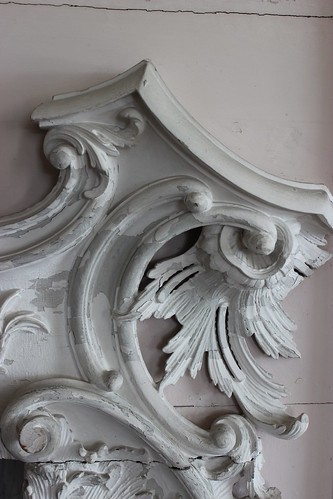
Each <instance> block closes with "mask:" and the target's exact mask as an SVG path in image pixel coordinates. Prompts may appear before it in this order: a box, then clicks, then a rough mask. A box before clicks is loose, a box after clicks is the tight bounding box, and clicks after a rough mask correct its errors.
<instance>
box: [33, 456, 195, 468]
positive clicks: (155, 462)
mask: <svg viewBox="0 0 333 499" xmlns="http://www.w3.org/2000/svg"><path fill="white" fill-rule="evenodd" d="M196 459H201V456H198V457H195V458H190V461H191V462H192V461H195V460H196ZM101 463H105V464H110V463H134V464H142V465H145V466H147V465H151V464H161V465H163V466H166V467H167V468H168V469H169V470H173V471H188V470H190V469H191V468H192V467H191V466H184V467H181V466H179V467H178V466H171V465H169V464H167V463H165V462H163V461H158V460H154V459H153V460H151V461H149V462H148V463H147V462H145V461H137V460H134V459H109V460H105V459H103V460H101V461H98V460H97V461H94V462H93V463H89V462H88V461H80V460H75V459H68V460H65V461H38V462H36V463H25V464H32V465H34V466H44V465H47V464H50V465H52V466H53V465H54V466H59V465H65V464H82V465H84V464H89V465H91V466H93V465H97V464H101Z"/></svg>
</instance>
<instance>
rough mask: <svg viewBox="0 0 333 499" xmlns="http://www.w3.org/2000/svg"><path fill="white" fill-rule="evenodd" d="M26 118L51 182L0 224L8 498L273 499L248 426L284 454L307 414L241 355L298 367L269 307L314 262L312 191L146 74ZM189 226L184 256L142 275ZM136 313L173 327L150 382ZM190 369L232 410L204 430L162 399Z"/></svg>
mask: <svg viewBox="0 0 333 499" xmlns="http://www.w3.org/2000/svg"><path fill="white" fill-rule="evenodd" d="M32 120H33V121H34V122H36V123H37V124H38V125H39V126H40V128H41V129H42V130H44V131H45V139H44V154H45V156H46V158H47V159H48V161H49V162H50V163H51V164H52V165H53V166H54V167H55V168H56V169H57V170H59V178H58V182H57V184H56V186H55V187H54V188H53V190H52V191H51V192H50V194H49V195H48V196H47V197H46V198H45V199H44V200H43V201H41V202H39V203H37V204H36V205H35V206H34V207H32V208H30V209H27V210H26V211H25V212H24V213H22V214H18V215H13V216H9V217H7V218H6V220H5V221H4V223H3V225H2V227H1V241H2V246H1V259H0V271H1V294H0V299H1V304H0V305H1V309H0V334H1V336H0V339H1V343H0V367H1V374H2V380H3V393H4V400H5V397H7V396H8V395H9V396H8V399H7V400H6V403H5V404H4V410H3V413H2V417H1V421H0V428H1V440H2V448H3V451H2V456H3V457H4V458H6V457H7V458H8V456H12V457H14V458H16V459H19V460H22V461H24V462H27V463H30V464H29V465H27V468H26V482H25V498H34V499H46V498H50V499H51V498H56V497H57V498H71V497H77V496H78V495H83V496H84V497H96V496H98V497H101V498H102V497H105V498H110V499H111V498H117V497H119V498H126V497H129V498H130V497H133V496H134V495H138V494H140V495H141V496H147V497H149V496H151V495H152V494H155V495H154V496H155V497H161V498H162V497H168V498H170V499H171V498H176V497H184V498H186V497H194V498H198V499H199V498H200V499H203V498H212V499H213V498H220V497H223V498H225V499H228V498H231V497H234V498H244V497H249V498H252V499H255V498H257V499H267V498H271V499H272V498H279V497H280V496H281V495H280V491H279V490H278V489H277V488H276V487H274V486H270V485H267V484H266V483H265V480H264V479H263V478H262V474H261V469H262V465H263V454H262V442H261V438H260V436H259V435H258V430H261V431H263V432H266V433H270V434H272V435H274V437H276V438H280V439H287V440H292V439H295V438H298V437H300V436H301V435H302V434H303V433H304V432H305V431H306V430H307V427H308V416H307V414H306V413H302V412H300V413H297V414H294V413H293V411H291V412H289V411H288V408H287V406H286V405H285V404H283V403H282V401H281V398H282V397H284V396H285V395H286V393H287V392H286V389H285V387H284V386H283V385H281V384H278V383H276V382H275V380H274V379H273V378H272V376H271V375H270V374H269V373H268V372H267V371H265V370H264V369H263V368H262V367H261V366H260V363H259V362H258V360H257V359H256V354H255V353H254V350H253V349H252V347H251V344H252V343H254V341H255V342H256V344H257V345H258V346H259V348H260V349H261V351H262V353H264V354H265V355H266V356H268V357H271V358H273V359H279V357H284V358H294V357H299V356H300V353H299V351H298V348H297V346H296V343H295V341H294V339H293V333H294V331H295V329H296V325H295V323H294V322H293V321H292V320H291V319H290V318H289V316H288V315H287V314H286V312H284V310H283V308H282V303H281V302H282V301H283V300H284V298H285V297H286V296H287V295H288V293H289V292H290V291H292V290H293V289H294V288H295V287H296V286H297V285H298V284H300V283H301V282H302V281H303V280H304V279H305V278H307V277H310V276H311V275H312V273H313V271H315V270H316V269H317V268H319V267H320V266H322V265H323V264H325V263H326V262H327V261H328V260H329V258H330V253H329V252H327V251H326V250H325V249H323V246H325V244H326V239H325V237H326V235H327V234H329V233H331V232H332V228H333V198H332V195H331V194H330V192H329V190H328V189H327V188H326V187H324V186H322V185H315V184H309V183H308V184H306V183H299V182H296V181H288V180H284V179H279V178H278V177H275V176H273V175H271V174H268V173H265V172H263V171H261V170H259V169H258V168H255V167H254V166H252V165H251V164H249V163H248V162H246V161H244V160H242V159H241V158H239V157H238V156H237V155H235V154H234V153H232V152H230V151H229V150H228V149H227V148H226V147H224V146H223V145H222V144H220V143H219V142H218V141H217V140H216V139H214V138H213V137H212V136H211V135H210V134H209V133H208V132H206V131H205V130H204V129H203V128H202V127H201V126H200V125H198V123H197V122H196V121H195V120H194V119H193V118H192V117H191V116H190V115H189V114H187V112H186V111H184V109H183V108H182V106H181V105H180V104H179V103H178V101H177V100H176V99H175V98H174V97H173V96H172V95H171V93H170V92H169V91H168V89H167V88H166V86H165V85H164V83H163V81H162V80H161V79H160V77H159V75H158V73H157V71H156V69H155V67H154V66H153V65H152V64H151V63H149V62H147V61H143V62H141V63H139V64H138V65H136V66H135V67H133V68H132V69H130V70H128V71H127V72H126V73H124V74H122V75H119V76H118V77H116V78H114V79H113V80H110V81H107V82H105V83H102V84H99V85H97V86H94V87H92V88H90V89H88V90H85V91H80V92H74V93H70V94H63V95H59V96H57V97H55V98H53V100H52V102H50V103H46V104H42V105H40V106H39V107H37V109H35V111H34V112H33V114H32ZM194 230H199V231H200V235H199V236H198V238H197V240H194V241H193V242H192V244H191V247H190V248H189V249H187V250H186V251H184V250H183V251H182V252H181V254H178V255H176V256H171V257H170V256H165V257H164V258H163V259H162V261H159V263H157V264H151V261H152V260H153V259H154V258H156V255H157V254H158V255H161V253H158V252H161V251H163V249H164V248H165V246H166V245H169V246H171V247H172V241H173V240H174V238H175V237H178V236H181V235H182V234H185V233H187V232H188V231H194ZM159 258H160V257H159ZM152 317H155V318H156V319H159V320H160V321H161V320H168V319H171V318H174V319H176V320H177V321H178V323H179V327H178V330H175V331H173V332H169V340H168V342H166V343H165V344H164V345H162V346H160V350H163V352H165V353H166V354H169V357H168V359H167V361H166V363H165V364H164V367H163V369H162V371H163V372H162V378H161V379H160V380H159V381H156V380H155V379H153V377H152V376H151V374H150V372H149V370H148V366H147V365H146V363H145V360H144V355H143V351H142V350H141V347H140V342H139V335H141V333H139V332H138V326H139V324H140V321H146V320H147V319H150V318H152ZM18 342H19V343H18ZM19 345H20V347H19ZM68 346H70V348H68ZM10 347H11V348H10ZM204 361H206V362H207V367H208V377H209V381H210V382H212V383H213V385H215V386H216V387H217V389H218V390H219V391H220V392H221V393H222V394H224V395H225V396H227V397H228V398H231V397H234V400H235V401H236V402H237V404H238V406H239V408H240V411H239V410H237V409H235V408H231V410H230V411H227V413H225V411H223V412H221V413H220V414H219V413H217V414H216V418H215V420H214V421H213V422H212V423H211V424H210V427H209V429H203V428H201V427H200V426H198V425H196V424H194V423H191V422H190V421H189V420H187V419H186V418H184V417H182V416H181V415H180V414H179V412H177V411H175V409H174V407H173V405H172V404H171V403H170V402H169V401H168V399H167V397H166V396H165V391H166V388H167V387H168V386H169V385H177V384H178V382H179V380H180V379H181V378H183V376H184V375H185V373H186V372H187V371H188V372H189V373H190V376H191V378H193V379H195V378H196V377H197V375H198V373H199V372H200V371H201V370H202V368H203V364H204ZM290 362H292V361H291V359H290ZM15 380H17V382H19V383H20V385H21V386H20V390H19V391H18V392H15V391H14V390H12V385H13V381H15ZM22 381H23V382H22ZM8 389H9V390H8ZM92 421H94V422H95V425H94V426H95V428H94V431H93V432H92V431H91V425H92ZM52 462H53V463H55V464H52ZM37 463H38V464H37ZM59 463H60V464H59ZM61 463H62V464H61Z"/></svg>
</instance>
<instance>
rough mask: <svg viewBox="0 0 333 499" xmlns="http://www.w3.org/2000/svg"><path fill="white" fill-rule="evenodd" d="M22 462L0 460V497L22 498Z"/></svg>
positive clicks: (4, 498) (6, 498)
mask: <svg viewBox="0 0 333 499" xmlns="http://www.w3.org/2000/svg"><path fill="white" fill-rule="evenodd" d="M23 475H24V463H21V462H20V461H12V460H7V459H3V460H0V499H22V498H23V492H22V484H23Z"/></svg>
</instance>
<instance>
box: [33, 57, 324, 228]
mask: <svg viewBox="0 0 333 499" xmlns="http://www.w3.org/2000/svg"><path fill="white" fill-rule="evenodd" d="M128 96H135V97H137V96H139V98H140V100H141V102H142V103H143V104H144V105H145V107H146V109H147V110H148V112H147V111H146V112H145V108H143V114H147V118H148V119H149V120H151V117H152V116H153V119H154V120H155V122H156V124H158V125H159V126H161V128H160V133H162V135H164V137H165V138H166V139H167V140H171V141H172V142H173V143H174V144H175V145H176V147H177V148H179V149H180V150H181V151H182V153H183V154H186V155H190V156H192V157H194V158H195V159H196V163H197V168H199V169H204V170H206V171H207V172H209V174H210V175H211V174H213V175H214V176H215V178H216V179H219V180H221V181H222V182H224V183H225V184H226V185H229V186H231V187H232V188H233V189H236V190H237V191H239V192H241V193H243V194H244V193H245V195H247V196H250V197H253V198H255V199H257V200H260V201H263V202H264V203H268V204H270V205H273V206H278V207H281V208H284V209H287V210H292V211H297V212H299V213H305V214H306V213H307V214H314V215H318V216H319V217H320V218H321V219H322V220H323V221H324V222H325V223H326V224H327V225H329V226H330V227H333V197H332V194H331V193H330V191H329V190H328V189H327V188H326V187H325V186H324V185H318V184H311V183H303V182H295V181H291V180H285V179H281V178H278V177H276V176H274V175H271V174H269V173H266V172H265V171H263V170H260V169H258V168H256V167H255V166H253V165H251V164H250V163H249V162H247V161H245V160H244V159H242V158H240V157H239V156H237V155H236V154H234V153H233V152H232V151H230V150H229V149H228V148H227V147H225V146H224V145H223V144H221V143H220V142H219V141H218V140H217V139H215V138H214V137H213V136H212V135H211V134H210V133H209V132H207V131H206V130H205V129H204V128H203V127H201V126H200V124H199V123H197V121H196V120H195V119H194V118H192V116H191V115H190V114H189V113H188V112H187V111H186V110H185V109H184V108H183V107H182V105H181V104H180V103H179V102H178V101H177V99H176V98H175V97H174V96H173V95H172V94H171V92H170V91H169V90H168V88H167V86H166V85H165V83H164V82H163V80H162V78H161V77H160V76H159V74H158V72H157V70H156V68H155V67H154V65H153V64H152V63H151V62H149V61H145V60H144V61H141V62H140V63H139V64H137V65H136V66H134V67H133V68H131V69H129V70H128V71H126V72H125V73H122V74H121V75H119V76H117V77H115V78H113V79H112V80H109V81H107V82H105V83H102V84H99V85H96V86H93V87H91V88H88V89H87V90H83V91H80V92H72V93H68V94H62V95H58V96H55V97H54V98H53V101H52V102H51V103H47V104H41V105H40V106H38V107H37V109H36V110H35V111H34V112H33V114H32V119H33V120H34V121H36V122H37V123H39V125H40V126H41V127H42V128H51V127H54V126H58V125H70V124H74V123H78V122H82V121H85V119H87V120H88V121H89V119H90V118H89V116H90V113H91V112H101V111H103V110H105V109H110V107H111V108H112V107H113V106H116V105H117V102H119V101H120V100H121V99H124V98H126V97H128Z"/></svg>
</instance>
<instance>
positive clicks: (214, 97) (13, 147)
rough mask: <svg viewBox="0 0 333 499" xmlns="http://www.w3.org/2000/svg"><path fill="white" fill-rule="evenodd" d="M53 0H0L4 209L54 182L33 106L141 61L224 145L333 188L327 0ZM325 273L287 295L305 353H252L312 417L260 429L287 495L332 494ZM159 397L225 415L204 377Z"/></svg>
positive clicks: (274, 476) (34, 197) (269, 463)
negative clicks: (291, 428)
mask: <svg viewBox="0 0 333 499" xmlns="http://www.w3.org/2000/svg"><path fill="white" fill-rule="evenodd" d="M63 2H64V0H62V1H56V0H55V1H54V2H52V5H51V4H47V3H46V2H45V3H44V5H43V4H41V2H39V3H38V2H34V1H30V2H25V1H24V0H22V1H21V2H20V5H18V3H16V2H2V1H0V47H1V48H0V68H1V77H0V151H1V165H0V213H1V215H6V214H10V213H13V212H15V211H18V210H22V209H24V208H26V207H28V206H30V205H32V204H33V203H35V202H36V201H38V200H40V199H41V198H42V197H43V196H44V195H45V194H46V193H47V192H48V191H49V190H50V188H51V186H52V185H53V184H54V182H55V180H56V175H55V173H54V172H53V171H52V169H51V168H50V167H49V166H48V165H47V164H46V162H45V160H44V159H43V157H42V153H41V145H42V138H43V134H41V133H40V132H39V131H38V130H36V128H35V127H34V126H33V125H32V124H30V121H29V114H30V112H31V111H32V110H33V109H34V108H35V107H36V105H37V104H39V103H40V102H41V101H47V100H49V98H50V96H51V95H52V94H57V93H61V92H67V91H72V90H78V89H81V88H85V87H87V86H90V85H93V84H96V83H99V82H101V81H103V80H105V79H109V78H110V77H112V76H114V75H116V74H118V73H120V72H122V71H124V70H126V69H127V68H129V67H130V66H132V65H134V64H135V63H137V62H138V61H140V60H141V59H144V58H149V59H151V60H152V61H153V62H154V64H155V65H156V67H157V69H158V71H159V72H160V74H161V76H162V77H163V78H164V80H165V81H166V83H167V85H168V86H169V88H170V90H171V91H172V92H173V93H174V95H175V96H176V97H177V98H178V99H179V100H180V101H181V102H182V104H183V105H184V107H185V108H186V109H187V110H188V111H189V112H190V113H191V114H192V115H193V116H194V117H195V118H196V119H197V120H198V121H199V122H200V123H201V124H202V125H203V126H204V127H206V128H207V129H208V130H209V131H210V132H212V134H213V135H215V136H216V137H217V138H218V139H219V140H221V141H222V142H223V143H224V144H225V145H226V146H227V147H229V148H230V149H232V150H233V151H235V152H237V153H238V154H239V155H240V156H242V157H244V158H245V159H247V160H248V161H250V162H252V163H253V164H255V165H256V166H258V167H260V168H262V169H264V170H266V171H268V172H270V173H273V174H275V175H279V176H282V177H285V178H290V179H295V180H299V181H308V182H319V183H325V184H326V185H327V186H328V187H329V188H330V189H331V190H333V170H332V159H333V140H332V120H333V93H332V88H333V65H332V47H333V4H332V2H331V1H329V0H327V1H325V0H318V1H315V0H313V1H311V0H294V1H288V0H280V1H279V0H278V1H277V2H270V1H262V0H247V2H244V1H241V0H234V1H233V2H231V0H221V1H219V2H217V1H214V0H211V1H209V0H206V1H202V2H198V1H194V0H183V1H180V2H178V1H176V0H150V1H148V0H136V1H135V0H132V1H131V0H124V1H122V2H121V1H120V0H118V1H112V0H109V1H107V0H90V1H88V0H80V1H77V4H78V6H77V7H74V6H70V5H66V3H65V4H63ZM26 3H27V4H28V3H29V5H25V4H26ZM70 3H72V2H70ZM231 11H232V12H233V13H229V12H231ZM332 277H333V272H332V264H328V265H326V267H324V268H322V269H320V270H318V271H317V272H316V274H315V275H314V276H313V277H312V278H311V280H309V281H308V282H306V283H303V284H302V286H301V287H300V288H299V289H297V291H295V292H294V294H293V295H292V296H291V297H290V299H289V300H288V303H287V308H288V310H289V312H290V314H291V315H292V316H293V318H294V319H295V320H296V322H297V323H298V326H299V329H298V332H297V333H296V341H297V343H298V346H299V348H300V350H301V352H302V356H303V358H302V360H279V361H277V362H275V363H274V361H267V360H266V359H263V358H262V359H261V361H262V364H263V365H264V366H265V367H266V368H267V369H268V370H270V371H273V372H274V374H275V376H276V379H278V380H279V381H281V382H282V383H284V384H286V385H287V386H288V387H289V388H290V390H291V395H290V397H289V398H288V400H286V402H287V403H290V404H291V405H292V410H293V412H294V413H295V414H296V413H300V412H307V413H308V414H309V416H310V418H311V422H310V428H309V430H308V432H307V434H306V435H305V436H303V437H302V438H301V440H299V441H295V442H284V441H276V440H273V439H271V438H268V437H267V436H264V437H263V444H264V453H265V457H266V465H265V468H264V475H265V477H266V478H267V479H268V480H269V481H270V482H271V483H272V484H274V485H276V486H278V487H279V488H280V489H281V490H282V491H283V497H284V499H329V498H331V497H332V474H333V473H332V472H333V461H332V459H333V431H332V426H333V385H332V382H333V364H332V362H331V357H332V352H333V334H332V323H333V307H332V301H333V293H332V282H333V279H332ZM152 328H153V325H152ZM152 334H153V331H152ZM149 338H150V337H149V334H148V336H147V331H146V332H145V334H144V338H143V343H144V349H145V355H146V357H147V358H148V357H149V352H150V339H149ZM272 362H273V364H274V365H273V366H272ZM169 399H170V400H171V401H172V402H173V403H174V404H175V405H176V406H179V410H180V411H181V412H182V414H184V415H185V416H187V417H189V418H190V419H192V420H193V421H195V422H198V423H199V424H203V425H205V424H208V423H209V422H210V421H211V420H212V419H213V418H214V417H215V416H217V415H218V414H219V413H221V411H223V412H225V411H226V408H225V407H224V408H221V404H222V399H221V397H219V396H218V395H217V392H216V390H214V389H213V388H211V387H210V386H209V385H208V381H207V380H206V379H205V377H204V375H202V376H201V377H200V381H198V382H196V383H193V382H191V381H190V380H189V379H188V378H184V379H183V380H182V381H181V382H180V384H179V386H177V387H176V388H173V389H172V390H170V393H169ZM227 404H230V401H229V402H227Z"/></svg>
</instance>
